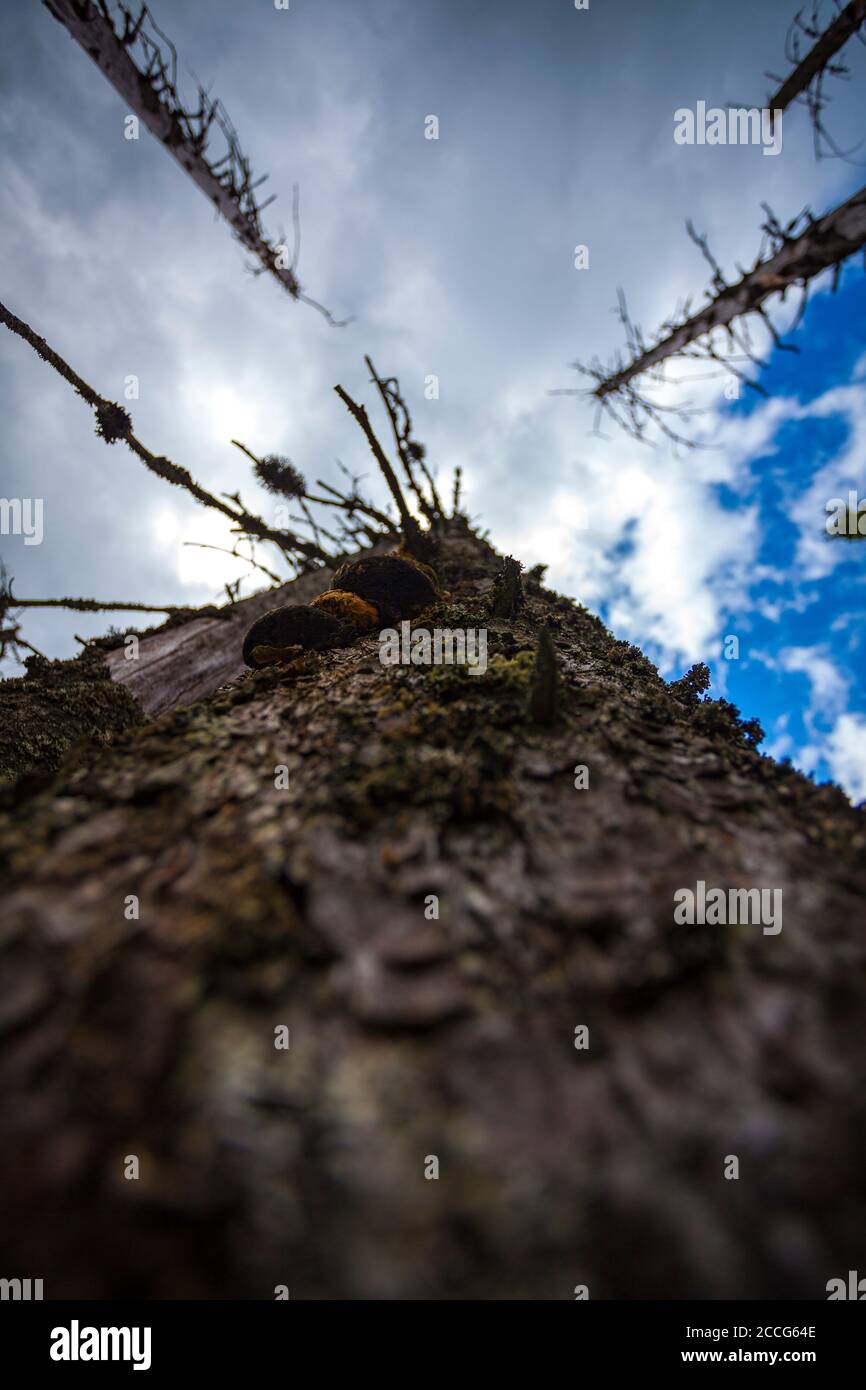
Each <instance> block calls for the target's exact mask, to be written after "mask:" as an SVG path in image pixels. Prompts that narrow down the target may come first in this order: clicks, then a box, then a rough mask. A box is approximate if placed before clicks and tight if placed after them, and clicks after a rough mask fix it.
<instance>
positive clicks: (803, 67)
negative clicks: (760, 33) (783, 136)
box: [767, 0, 866, 111]
mask: <svg viewBox="0 0 866 1390" xmlns="http://www.w3.org/2000/svg"><path fill="white" fill-rule="evenodd" d="M864 22H866V0H850V4H847V5H846V6H845V8H844V10H842V11H840V13H839V14H837V16H836V18H835V19H834V20H833V22H832V23H831V24H830V25H828V27H827V28H826V29H825V30H824V32H823V34H821V36H820V38H819V39H818V42H817V43H816V44H815V45H814V47H812V48H810V49H809V52H808V53H806V54H805V56H804V57H803V58H802V59H800V61H799V62H798V63H797V66H796V67H795V68H794V71H793V72H791V73H789V75H788V76H787V77H786V78H785V80H784V82H783V83H782V84H781V86H780V87H779V88H778V89H777V90H776V91H775V92H774V93H773V95H772V96H771V97H770V98H769V100H768V101H767V106H768V107H769V108H770V110H771V111H785V110H786V109H787V108H788V107H789V106H790V105H791V102H792V101H794V100H795V99H796V98H797V97H798V96H800V95H801V94H802V93H803V92H805V91H807V89H808V88H809V87H810V86H811V84H812V83H813V82H814V80H815V78H816V77H818V76H820V74H821V73H823V72H824V71H825V70H826V69H827V67H828V65H829V64H830V62H831V59H832V58H833V57H834V56H835V54H837V53H838V52H839V50H840V48H842V47H843V46H844V45H845V44H846V43H847V42H848V40H849V39H850V38H851V36H852V35H853V34H855V33H856V32H857V30H858V29H859V28H860V26H861V24H863V23H864ZM797 29H800V30H801V31H802V32H803V33H805V34H808V35H809V36H812V35H813V34H814V27H812V28H810V27H807V26H806V24H805V23H804V22H803V19H802V15H801V14H798V15H797V17H796V19H795V20H794V26H793V28H792V33H793V34H796V30H797ZM790 42H791V40H790V39H789V44H790Z"/></svg>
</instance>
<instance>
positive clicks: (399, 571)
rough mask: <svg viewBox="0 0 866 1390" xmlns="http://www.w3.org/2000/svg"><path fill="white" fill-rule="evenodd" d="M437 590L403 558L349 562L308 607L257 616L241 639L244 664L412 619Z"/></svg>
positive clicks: (421, 569)
mask: <svg viewBox="0 0 866 1390" xmlns="http://www.w3.org/2000/svg"><path fill="white" fill-rule="evenodd" d="M438 592H439V586H438V581H437V579H436V574H435V571H434V570H432V569H431V568H430V566H429V565H421V564H420V563H419V562H418V561H417V560H414V559H410V558H409V557H407V556H404V555H366V556H364V557H363V558H362V559H360V560H348V561H347V562H346V563H345V564H343V565H341V566H340V567H339V569H338V570H337V571H336V573H335V574H334V578H333V581H332V587H331V588H330V589H327V590H326V591H325V593H323V594H320V595H319V597H318V598H315V599H313V602H312V603H310V604H292V605H290V606H288V607H286V608H272V609H271V610H270V612H268V613H264V614H263V615H262V617H261V618H257V619H256V621H255V622H254V623H253V625H252V627H251V628H250V630H249V632H248V633H247V635H246V637H245V639H244V649H243V655H244V661H245V662H246V664H247V666H251V667H254V668H259V667H261V666H271V665H274V664H275V663H277V662H280V661H290V660H291V659H292V658H293V657H295V656H297V655H298V654H299V652H302V651H321V650H322V648H324V647H331V646H336V645H337V643H338V642H344V641H345V640H347V639H348V640H351V639H352V638H353V637H355V636H357V634H358V633H359V632H368V631H369V630H370V629H371V628H374V627H379V626H383V627H386V626H389V625H391V624H393V623H395V622H397V621H398V620H399V619H400V618H408V617H413V616H414V615H415V614H416V613H418V612H420V610H421V609H422V608H426V607H427V606H428V605H429V604H431V603H432V602H433V601H434V600H435V598H436V596H437V594H438Z"/></svg>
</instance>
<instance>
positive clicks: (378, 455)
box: [334, 386, 419, 550]
mask: <svg viewBox="0 0 866 1390" xmlns="http://www.w3.org/2000/svg"><path fill="white" fill-rule="evenodd" d="M334 390H335V391H336V393H337V395H338V396H339V397H340V400H341V401H342V402H343V404H344V405H345V407H346V409H347V410H348V411H349V414H350V415H351V416H352V417H353V418H354V419H355V420H356V421H357V423H358V424H359V425H360V427H361V429H362V430H363V432H364V434H365V436H366V439H367V443H368V444H369V445H370V449H371V451H372V454H373V457H374V458H375V460H376V462H377V463H378V465H379V467H380V468H381V470H382V474H383V476H384V478H385V482H386V483H387V484H388V487H389V489H390V492H391V496H392V497H393V498H394V501H395V502H396V504H397V511H398V512H399V515H400V522H401V525H402V530H403V537H404V539H405V541H406V544H407V546H408V547H409V549H410V550H411V549H412V546H413V543H414V542H415V538H416V536H417V533H418V529H419V528H418V523H417V522H416V520H415V518H414V517H413V516H412V514H411V512H410V511H409V508H408V507H407V506H406V499H405V497H404V496H403V493H402V491H401V489H400V484H399V483H398V481H397V475H396V474H395V472H394V470H393V468H392V467H391V464H390V463H389V462H388V459H387V458H386V456H385V453H384V450H383V449H382V446H381V444H380V443H379V441H378V439H377V438H376V435H375V433H374V431H373V427H372V425H371V424H370V420H369V417H368V415H367V411H366V409H365V407H364V406H362V405H358V404H357V402H355V401H353V400H352V397H351V396H350V395H349V394H348V393H347V392H346V391H344V390H343V388H342V386H335V387H334Z"/></svg>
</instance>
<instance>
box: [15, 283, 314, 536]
mask: <svg viewBox="0 0 866 1390" xmlns="http://www.w3.org/2000/svg"><path fill="white" fill-rule="evenodd" d="M0 323H3V324H5V325H6V327H7V328H8V329H9V330H10V331H11V332H12V333H15V334H17V335H18V337H20V338H23V339H24V341H25V342H26V343H29V344H30V346H31V347H32V348H33V350H34V352H36V354H37V355H38V356H39V357H41V358H42V360H43V361H44V362H47V363H48V364H49V366H51V367H53V368H54V370H55V371H56V372H57V373H59V375H60V376H62V377H63V379H64V380H65V381H68V382H69V384H70V385H71V386H72V387H73V388H74V389H75V391H77V393H78V395H79V396H81V397H82V399H83V400H85V401H86V402H87V404H88V405H89V406H90V407H91V408H92V409H93V410H94V411H95V413H96V432H97V434H98V435H99V436H100V438H101V439H104V440H105V442H106V444H114V443H116V442H117V440H119V439H122V440H123V442H124V443H125V444H126V445H127V447H128V448H130V449H131V450H132V452H133V453H134V454H135V455H136V456H137V457H138V458H139V459H141V461H142V463H143V464H144V465H145V467H146V468H148V469H150V471H151V472H152V473H155V474H156V475H157V477H158V478H163V479H164V480H165V481H166V482H168V483H173V484H174V485H175V486H176V487H181V488H183V489H184V490H185V491H186V492H188V493H190V495H191V496H192V497H194V498H195V499H196V501H197V502H200V503H201V505H202V506H204V507H212V508H213V509H214V510H216V511H218V512H222V514H223V516H227V517H228V518H229V519H230V520H231V521H233V522H234V523H235V525H237V526H240V527H241V528H242V530H243V531H244V532H245V533H249V534H251V535H254V536H257V537H258V538H259V539H260V540H267V541H272V542H273V544H274V545H276V546H277V547H278V548H279V549H280V550H281V551H282V552H283V553H284V554H291V552H293V551H295V552H297V553H298V554H300V555H303V556H305V557H307V558H308V559H315V560H321V561H323V562H325V563H327V562H329V561H330V559H331V556H330V555H329V554H328V553H327V552H326V551H324V550H322V549H321V547H320V546H317V545H315V544H314V543H312V542H310V541H305V540H304V539H303V538H302V537H300V536H297V535H295V534H294V533H293V532H291V531H277V530H274V529H273V528H272V527H270V526H268V525H267V523H266V522H265V521H263V520H262V518H261V517H259V516H256V515H254V514H253V513H252V512H248V511H246V510H245V509H244V508H243V507H241V508H240V509H235V508H233V507H231V506H229V505H228V503H226V502H224V501H221V500H220V498H219V497H215V496H214V495H213V493H212V492H208V491H207V489H206V488H203V487H202V486H201V484H200V483H197V482H196V481H195V479H194V478H193V476H192V474H191V473H189V472H188V471H187V470H186V469H185V468H181V467H179V466H178V465H177V464H175V463H172V462H171V461H170V460H169V459H167V458H165V457H164V456H162V455H157V454H153V453H151V451H150V450H149V449H147V448H145V446H144V445H143V444H142V443H141V442H140V440H138V439H136V437H135V435H134V434H133V432H132V419H131V418H130V416H129V414H128V412H127V411H126V410H124V408H123V407H122V406H120V405H117V404H116V403H115V402H113V401H108V400H106V399H105V397H104V396H100V395H99V393H98V392H97V391H94V389H93V387H92V386H89V385H88V384H87V382H86V381H84V380H83V378H82V377H80V376H79V375H78V374H77V372H75V371H73V369H72V368H71V367H70V366H69V364H68V362H65V361H64V359H63V358H62V357H61V356H60V355H59V353H57V352H55V351H54V349H53V348H51V347H49V345H48V343H46V341H45V339H44V338H40V337H39V335H38V334H37V333H35V332H34V331H33V329H32V328H30V326H29V325H28V324H26V323H25V322H24V321H23V320H22V319H19V318H17V317H16V316H15V315H14V314H13V313H11V312H10V310H9V309H7V308H6V306H5V305H4V304H0Z"/></svg>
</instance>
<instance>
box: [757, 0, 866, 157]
mask: <svg viewBox="0 0 866 1390" xmlns="http://www.w3.org/2000/svg"><path fill="white" fill-rule="evenodd" d="M822 8H823V6H822V0H812V5H811V11H810V13H809V15H808V16H807V15H806V12H805V10H800V11H798V13H797V14H796V15H795V16H794V19H793V21H792V23H791V27H790V29H789V30H788V36H787V39H786V43H785V56H786V58H787V60H788V62H789V63H790V64H792V71H791V72H790V73H789V74H788V76H787V77H786V78H784V79H779V78H778V77H776V76H775V75H774V74H773V73H767V76H768V77H769V78H771V80H772V81H774V82H776V83H777V86H776V89H775V91H774V92H773V94H772V95H771V96H770V97H769V98H768V100H767V106H768V107H769V108H770V110H771V111H772V112H779V111H786V110H787V109H788V107H789V106H790V105H791V104H792V103H793V102H795V101H796V102H799V103H801V104H803V105H805V106H806V107H807V109H808V112H809V117H810V119H811V122H812V129H813V132H814V140H815V156H816V158H818V159H821V158H822V157H823V151H822V144H824V145H826V146H827V147H828V148H829V149H830V151H831V152H832V154H833V155H835V156H837V157H839V158H842V159H849V158H850V155H851V153H852V151H850V150H849V151H847V152H844V151H842V150H840V149H839V148H838V146H837V145H836V143H835V141H834V140H833V139H832V137H831V136H830V134H829V132H828V131H827V127H826V125H825V122H824V111H825V108H826V106H827V105H828V103H829V100H830V98H829V96H828V94H827V92H826V90H825V83H826V80H827V78H828V77H839V78H847V77H848V76H849V75H850V74H849V70H848V68H847V67H846V66H845V65H844V64H843V63H840V62H837V61H834V60H835V58H836V55H837V54H838V53H839V52H840V50H841V49H842V48H843V47H844V46H845V44H846V43H847V42H848V40H849V39H851V38H853V37H854V35H855V34H856V35H857V37H858V38H859V40H860V42H861V43H864V44H866V0H849V3H848V4H846V5H845V7H844V8H843V9H841V10H840V9H838V6H837V11H836V16H835V18H834V19H833V20H832V21H831V22H830V23H829V24H828V25H827V27H826V28H823V29H822V27H821V11H822ZM804 38H805V39H807V40H809V42H810V44H811V47H810V48H809V49H808V50H807V51H806V52H805V53H804V52H802V41H803V39H804Z"/></svg>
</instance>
